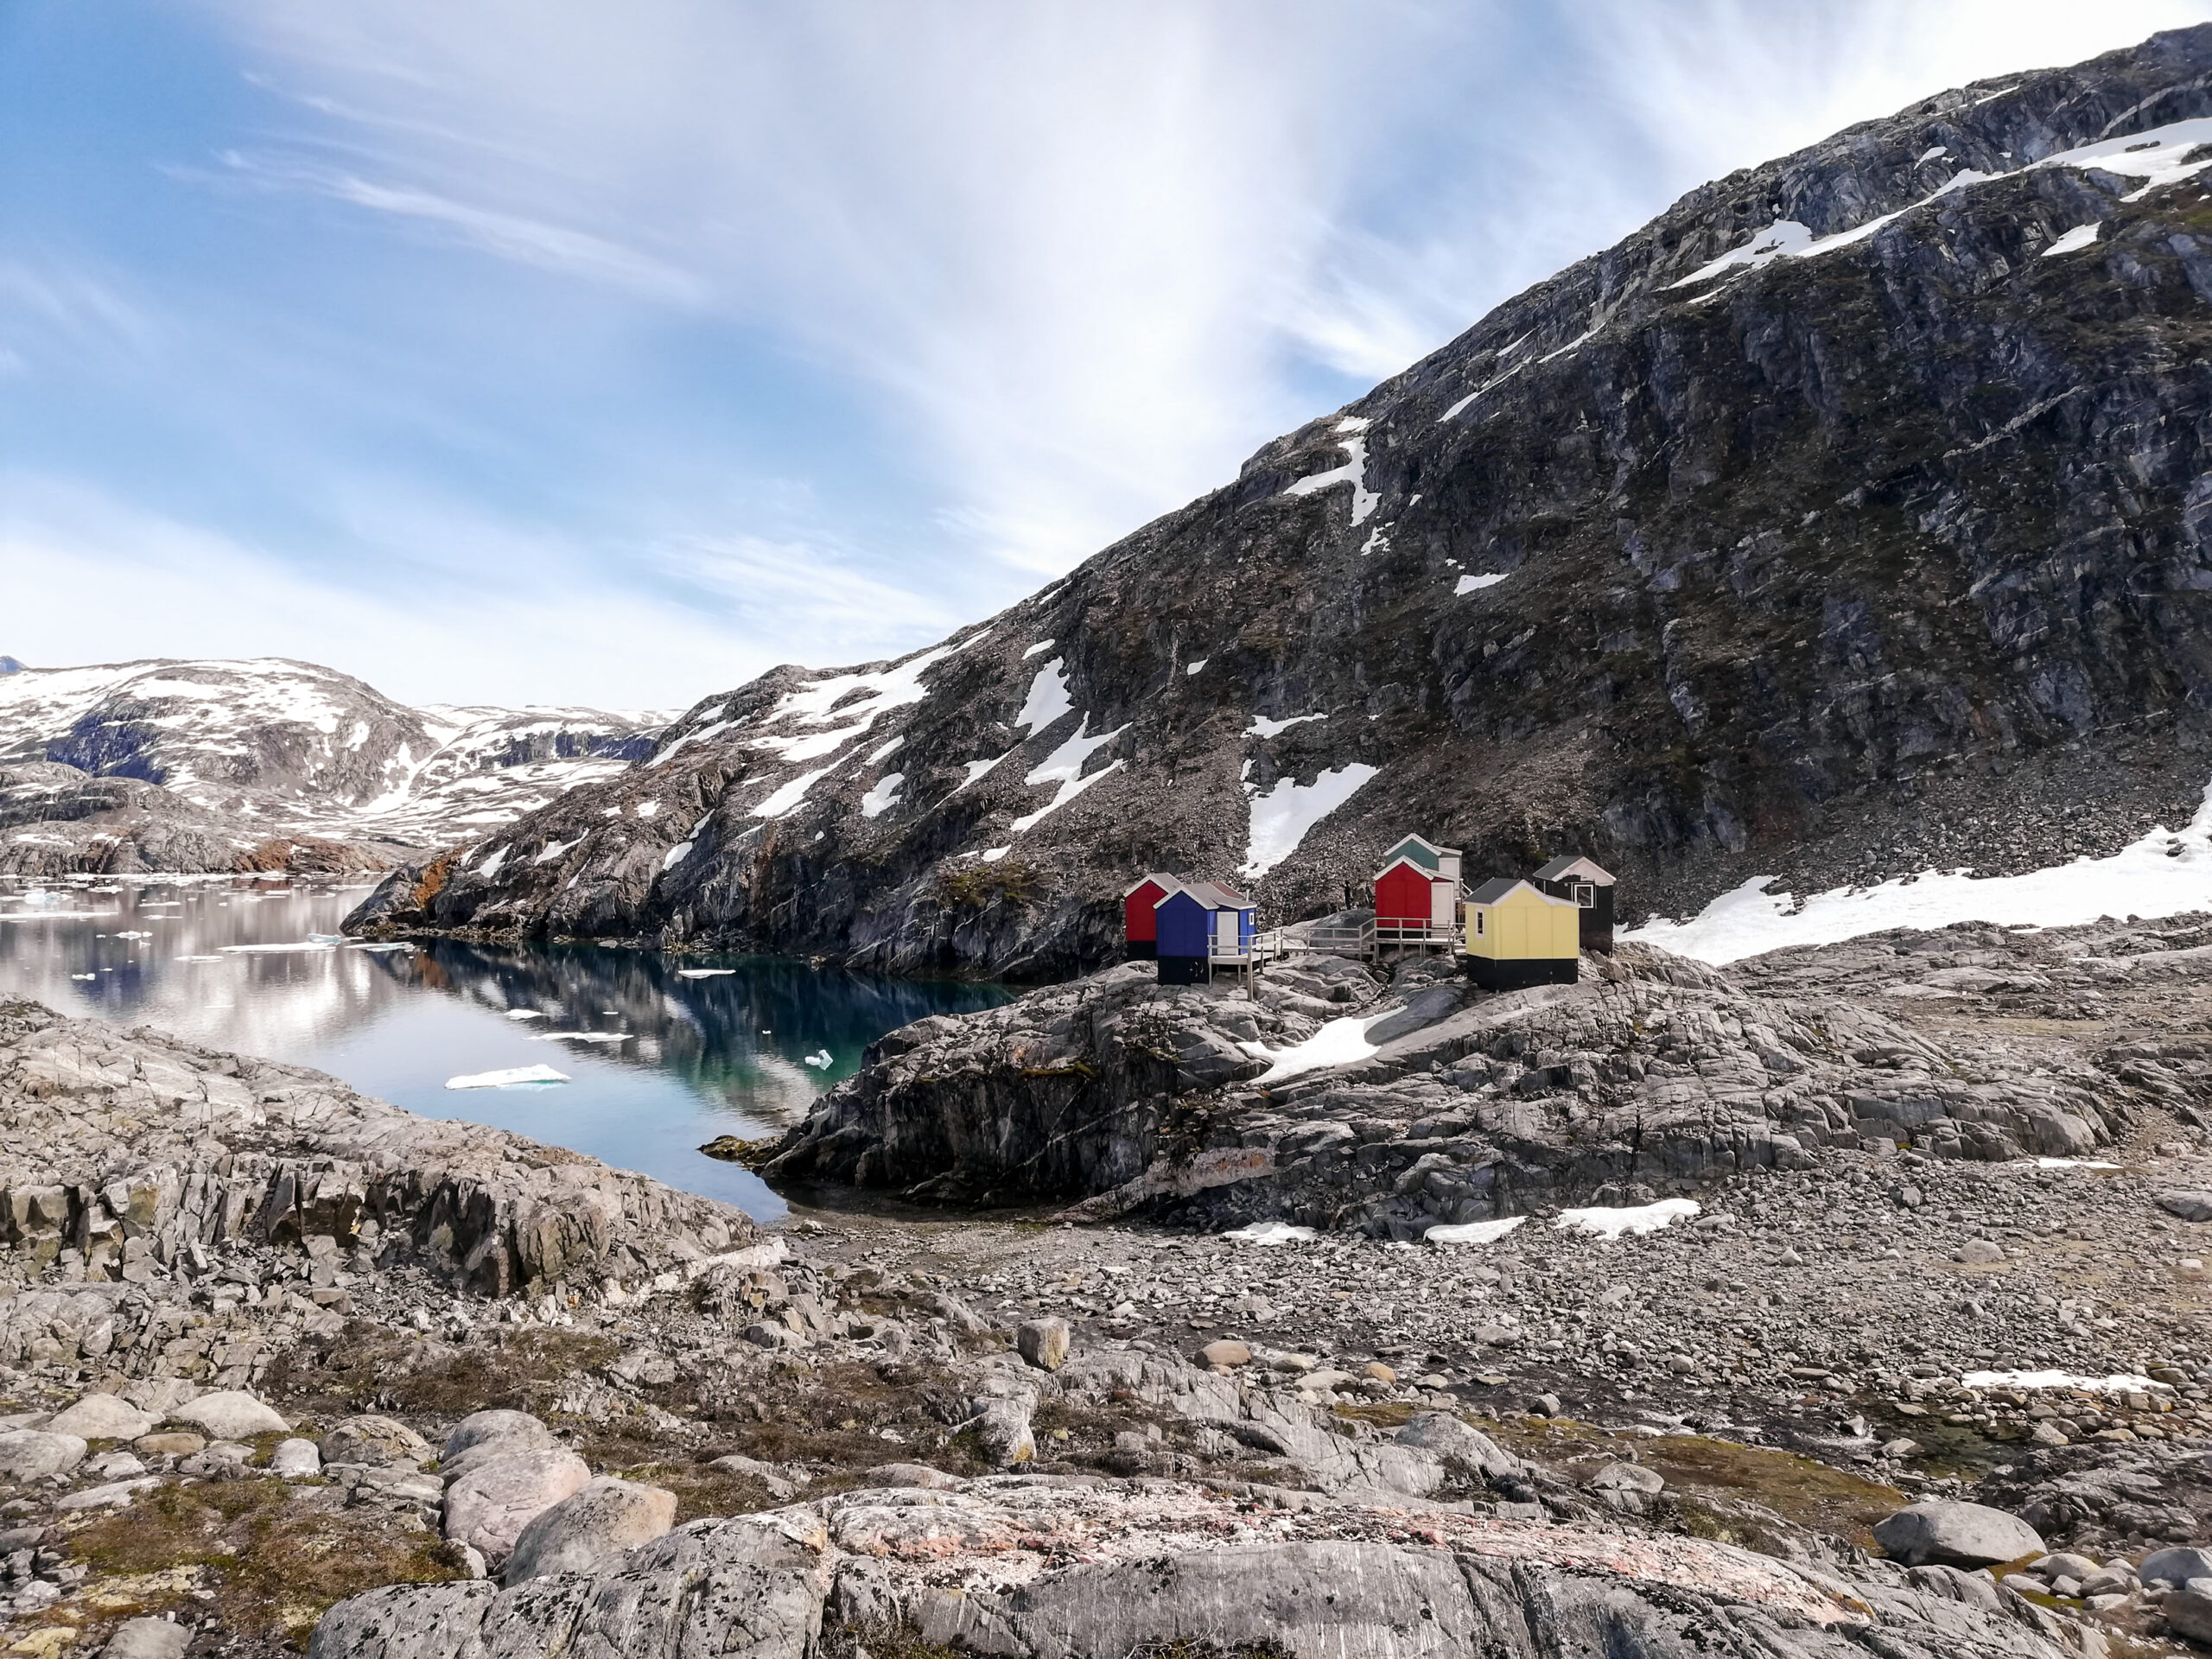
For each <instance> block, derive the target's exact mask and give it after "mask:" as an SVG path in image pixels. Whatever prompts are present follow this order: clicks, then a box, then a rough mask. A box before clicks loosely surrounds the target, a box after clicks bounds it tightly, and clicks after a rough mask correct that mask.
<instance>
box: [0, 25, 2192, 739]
mask: <svg viewBox="0 0 2212 1659" xmlns="http://www.w3.org/2000/svg"><path fill="white" fill-rule="evenodd" d="M2208 16H2212V0H2191V3H2182V0H2108V3H2106V4H2103V5H2101V6H2097V7H2094V8H2091V7H2084V6H2082V5H2080V4H2079V3H2078V0H2076V3H2069V4H2065V5H2056V4H2050V5H2046V4H2043V3H2039V0H2010V3H1984V0H1960V3H1953V4H1944V3H1942V0H1910V3H1907V0H1859V3H1823V0H1764V3H1729V0H1575V3H1572V4H1563V5H1557V6H1543V5H1536V4H1530V3H1509V0H1472V3H1461V4H1454V5H1442V4H1427V3H1416V0H1366V3H1363V4H1361V5H1358V6H1347V5H1344V4H1341V3H1338V4H1331V5H1322V4H1314V3H1305V0H1264V3H1257V0H1255V3H1249V4H1245V3H1230V0H1222V3H1206V0H1173V3H1165V4H1156V5H1155V4H1148V3H1144V0H1116V3H1114V4H1112V5H1082V6H1077V5H1065V6H1061V5H1053V4H1049V3H1027V4H1017V3H1014V0H966V3H961V4H936V3H929V0H898V3H893V0H878V3H874V4H868V5H852V4H840V3H836V0H809V3H808V4H805V5H803V6H791V5H788V4H783V3H775V4H767V3H760V4H754V3H747V0H625V3H624V4H622V5H620V6H607V5H600V4H587V3H583V0H551V3H549V0H315V3H311V4H300V3H297V0H283V3H276V0H269V3H250V0H168V3H141V0H100V3H99V4H96V5H87V4H85V3H82V0H0V652H11V653H12V654H14V655H15V656H16V657H19V658H22V659H23V660H25V661H26V662H29V663H33V664H38V665H41V666H46V665H59V664H65V663H79V662H89V661H108V660H116V659H118V658H128V657H137V656H152V655H164V656H187V655H195V656H196V655H245V654H253V655H282V656H293V657H301V658H308V659H310V660H315V661H320V662H325V663H328V664H331V665H333V666H334V667H337V668H340V669H343V670H345V671H348V672H352V673H355V674H359V675H360V676H362V677H365V678H366V679H368V680H370V681H371V682H372V683H375V684H377V685H378V686H379V687H380V688H382V689H384V690H387V691H389V692H391V693H392V694H393V695H395V696H402V697H404V698H407V699H410V700H413V701H430V700H445V701H461V700H467V701H479V702H594V703H598V704H601V705H602V706H611V707H625V708H638V707H677V706H682V705H683V704H686V703H689V702H692V701H693V700H695V699H696V698H697V697H700V696H705V695H707V694H708V693H709V692H712V691H715V690H721V689H725V688H727V687H729V686H732V685H734V684H737V683H741V681H743V680H745V679H747V678H749V677H751V676H752V675H753V674H755V673H758V672H760V671H762V670H763V669H766V668H767V667H769V666H772V664H776V663H779V662H785V661H798V662H804V663H809V664H817V665H825V664H838V663H849V662H855V661H861V660H865V659H868V658H876V657H881V656H887V655H891V654H894V653H896V652H901V651H905V650H907V649H911V648H912V647H913V646H916V645H921V644H924V643H926V642H927V641H929V640H931V639H935V638H936V637H938V635H939V634H941V633H943V632H945V631H946V630H947V629H949V628H950V627H951V626H956V625H957V624H958V623H960V622H963V621H966V620H972V619H974V618H976V617H980V616H982V615H985V614H988V613H989V612H991V611H993V610H995V609H996V608H998V607H1001V606H1002V605H1004V604H1007V603H1008V602H1010V601H1013V600H1014V599H1016V598H1019V597H1020V595H1021V594H1025V593H1027V592H1029V591H1031V590H1033V589H1034V588H1037V587H1039V586H1041V585H1042V584H1043V583H1044V582H1046V580H1047V579H1049V578H1050V577H1051V576H1052V575H1054V574H1055V573H1057V572H1058V571H1060V570H1063V569H1066V568H1067V567H1069V566H1070V565H1072V564H1073V563H1077V561H1079V560H1080V559H1082V558H1084V557H1085V556H1088V555H1089V554H1090V553H1092V552H1094V551H1096V550H1097V549H1098V548H1099V547H1101V546H1103V545H1105V544H1106V543H1109V542H1110V541H1111V540H1113V539H1114V538H1116V537H1118V536H1120V535H1122V534H1124V533H1126V532H1127V531H1130V530H1132V529H1134V528H1135V527H1136V526H1137V525H1139V524H1142V523H1144V522H1145V521H1146V520H1147V519H1148V518H1153V517H1154V516H1155V515H1157V514H1159V513H1160V512H1165V511H1166V510H1168V509H1170V508H1172V507H1173V506H1175V505H1179V503H1181V502H1183V501H1185V500H1187V499H1190V498H1191V497H1192V496H1193V495H1196V494H1198V493H1201V492H1202V491H1204V490H1205V489H1208V488H1210V487H1211V486H1214V485H1216V484H1218V483H1220V482H1222V481H1223V480H1225V479H1227V478H1229V477H1230V476H1232V475H1233V474H1234V472H1235V469H1236V466H1237V464H1238V462H1239V461H1242V459H1243V457H1244V456H1245V455H1246V454H1249V452H1250V451H1251V450H1252V449H1253V448H1256V447H1257V446H1258V445H1259V444H1261V443H1262V442H1265V441H1266V440H1267V439H1268V438H1269V437H1271V436H1273V435H1275V434H1276V433H1278V432H1281V431H1283V430H1286V429H1288V428H1290V427H1292V426H1294V425H1296V424H1298V423H1300V422H1302V421H1304V420H1306V419H1307V418H1309V417H1311V416H1313V415H1315V414H1317V413H1319V412H1322V411H1325V410H1329V409H1332V408H1334V407H1335V406H1337V405H1338V404H1341V403H1343V402H1344V401H1346V400H1347V399H1349V398H1351V397H1356V396H1357V395H1358V394H1359V393H1360V392H1361V391H1363V390H1365V389H1366V387H1367V386H1369V385H1371V384H1373V382H1374V381H1376V379H1379V378H1383V377H1384V376H1385V375H1388V374H1389V373H1391V372H1395V370H1397V369H1399V368H1401V367H1403V366H1404V365H1406V364H1407V363H1408V362H1410V361H1411V360H1413V359H1414V358H1416V357H1418V356H1419V355H1420V354H1421V353H1423V352H1425V351H1427V350H1429V349H1431V348H1433V347H1434V346H1438V345H1440V344H1441V343H1443V342H1444V341H1445V340H1448V339H1450V338H1451V337H1452V335H1454V334H1457V333H1459V331H1460V330H1461V329H1463V328H1464V327H1466V326H1467V325H1468V324H1469V323H1470V322H1471V321H1474V319H1475V318H1477V317H1478V316H1479V315H1481V314H1482V313H1483V312H1484V310H1486V309H1488V308H1490V307H1491V305H1493V304H1495V303H1497V302H1498V301H1499V300H1501V299H1503V298H1504V297H1505V296H1508V295H1510V294H1511V293H1513V292H1515V291H1516V290H1517V289H1521V288H1522V287H1524V286H1526V285H1527V284H1528V283H1530V282H1532V281H1535V280H1536V279H1537V278H1539V277H1543V276H1545V275H1547V274H1548V273H1549V272H1550V271H1552V270H1556V269H1557V268H1558V267H1560V265H1562V264H1567V262H1569V261H1571V260H1573V259H1574V258H1576V257H1580V255H1582V254H1584V253H1586V252H1589V251H1592V250H1594V249H1597V248H1599V247H1602V246H1604V245H1607V244H1608V243H1610V242H1611V241H1613V240H1615V239H1617V238H1618V237H1619V236H1621V235H1622V234H1624V232H1627V231H1629V230H1630V229H1632V228H1633V227H1634V226H1636V225H1637V224H1639V223H1641V222H1642V221H1643V220H1644V219H1648V218H1649V217H1650V216H1651V215H1652V214H1653V213H1657V212H1659V211H1661V210H1662V208H1664V207H1665V206H1666V205H1667V204H1668V202H1669V201H1670V200H1673V199H1674V198H1675V196H1677V195H1679V194H1681V192H1682V191H1683V190H1685V189H1688V188H1691V187H1693V186H1694V185H1696V184H1698V183H1700V182H1702V181H1705V180H1706V179H1707V178H1710V177H1713V176H1717V175H1720V174H1724V173H1726V172H1727V171H1729V170H1731V169H1732V168H1736V167H1739V166H1745V165H1750V164H1752V163H1755V162H1759V161H1762V160H1764V159H1766V158H1768V157H1769V156H1774V155H1777V154H1780V153H1782V152H1783V151H1786V150H1788V149H1792V148H1795V147H1796V146H1798V145H1800V144H1803V143H1809V142H1811V141H1813V140H1815V139H1817V138H1819V137H1822V136H1824V135H1825V134H1826V133H1827V132H1829V131H1831V130H1834V129H1836V128H1838V127H1840V126H1843V125H1846V124H1849V123H1850V122H1852V121H1854V120H1859V119H1862V118H1868V117H1872V116H1876V115H1881V114H1887V113H1889V112H1890V111H1892V110H1894V109H1896V108H1898V107H1900V106H1902V105H1904V104H1906V103H1907V102H1909V101H1910V100H1911V99H1914V98H1916V97H1919V96H1922V95H1923V94H1925V93H1927V92H1932V91H1936V90H1939V89H1941V88H1943V87H1946V86H1953V85H1956V84H1959V83H1961V82H1963V81H1966V80H1969V79H1976V78H1978V77H1981V76H1986V75H1991V74H1998V73H2005V72H2006V71H2009V70H2013V69H2018V68H2024V67H2035V66H2039V65H2044V64H2050V63H2063V62H2069V61H2072V60H2076V59H2079V58H2082V57H2086V56H2088V55H2090V54H2094V53H2095V52H2098V51H2101V50H2105V49H2108V48H2112V47H2115V46H2121V45H2126V44H2129V43H2132V42H2133V41H2136V40H2139V39H2140V38H2141V37H2142V36H2144V35H2147V34H2149V33H2151V32H2152V31H2153V30H2155V29H2161V28H2170V27H2175V26H2178V25H2181V24H2185V23H2190V22H2200V21H2203V20H2204V19H2205V18H2206V17H2208Z"/></svg>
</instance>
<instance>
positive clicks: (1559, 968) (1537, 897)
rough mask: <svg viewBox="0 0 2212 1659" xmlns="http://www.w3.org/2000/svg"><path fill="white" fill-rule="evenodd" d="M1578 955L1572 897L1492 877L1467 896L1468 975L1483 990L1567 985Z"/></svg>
mask: <svg viewBox="0 0 2212 1659" xmlns="http://www.w3.org/2000/svg"><path fill="white" fill-rule="evenodd" d="M1581 953H1582V908H1581V906H1579V905H1577V904H1576V903H1575V902H1574V900H1573V899H1560V898H1555V897H1554V896H1553V895H1552V894H1550V893H1545V892H1542V891H1541V889H1539V888H1536V887H1532V886H1530V885H1529V883H1528V882H1526V881H1520V880H1515V879H1514V878H1513V877H1511V876H1510V875H1497V876H1492V877H1491V879H1490V880H1487V881H1485V882H1484V883H1483V884H1482V886H1480V887H1477V888H1476V889H1475V890H1474V891H1473V892H1472V893H1470V894H1468V895H1467V974H1468V976H1469V977H1470V978H1471V979H1472V980H1473V981H1474V982H1475V983H1476V984H1478V985H1479V986H1481V987H1482V988H1484V990H1486V991H1512V990H1518V989H1520V988H1522V986H1524V985H1572V984H1573V983H1574V980H1575V974H1576V970H1577V969H1578V967H1579V966H1580V956H1581Z"/></svg>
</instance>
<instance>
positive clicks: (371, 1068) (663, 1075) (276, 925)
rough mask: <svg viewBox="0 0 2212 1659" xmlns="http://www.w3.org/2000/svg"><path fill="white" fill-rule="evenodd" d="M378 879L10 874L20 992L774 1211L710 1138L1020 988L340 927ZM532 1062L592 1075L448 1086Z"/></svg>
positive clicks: (792, 1109)
mask: <svg viewBox="0 0 2212 1659" xmlns="http://www.w3.org/2000/svg"><path fill="white" fill-rule="evenodd" d="M364 891H365V890H364V889H360V888H345V887H317V886H309V885H305V884H300V883H294V882H289V881H262V880H249V879H245V878H238V879H229V878H226V879H223V880H213V881H210V880H200V881H179V882H167V881H142V880H104V881H98V882H92V883H85V884H61V883H51V882H49V883H44V884H39V883H28V882H22V881H16V882H4V881H0V995H20V996H29V997H32V998H34V999H35V1000H37V1001H41V1002H44V1003H46V1004H47V1005H48V1007H53V1008H55V1009H57V1010H59V1011H60V1012H62V1013H65V1014H73V1015H79V1016H86V1017H92V1018H97V1019H102V1020H112V1021H115V1022H116V1023H118V1024H121V1025H125V1026H137V1025H145V1026H151V1027H155V1028H156V1030H160V1031H163V1032H167V1033H171V1034H173V1035H175V1036H179V1037H183V1038H186V1039H189V1040H191V1041H193V1042H196V1043H202V1044H205V1045H207V1046H209V1047H211V1048H224V1049H234V1050H237V1051H238V1052H243V1053H248V1054H259V1055H264V1056H266V1057H267V1058H271V1059H277V1060H284V1061H289V1062H290V1063H293V1064H296V1065H309V1066H314V1067H315V1068H316V1069H317V1070H320V1071H327V1072H330V1073H331V1074H332V1075H333V1076H334V1077H340V1078H342V1079H344V1080H345V1081H346V1083H348V1084H352V1085H353V1087H354V1088H356V1089H359V1090H361V1091H362V1092H363V1093H365V1094H371V1095H375V1096H379V1097H380V1098H382V1099H385V1100H388V1101H391V1103H394V1104H395V1105H398V1106H404V1107H405V1108H407V1109H409V1110H410V1111H415V1112H421V1113H423V1114H424V1115H425V1116H432V1117H449V1118H462V1119H467V1120H468V1121H470V1122H480V1123H488V1124H492V1125H494V1126H495V1127H497V1128H505V1129H512V1130H515V1131H516V1132H518V1133H519V1134H523V1135H529V1136H531V1137H532V1138H533V1139H535V1140H539V1141H549V1142H551V1143H553V1144H555V1145H557V1146H563V1147H574V1148H575V1150H577V1151H579V1152H586V1153H589V1154H591V1155H592V1156H594V1157H595V1158H600V1159H603V1160H606V1161H607V1162H608V1163H610V1164H615V1165H619V1166H621V1167H623V1168H626V1169H634V1170H639V1171H641V1172H642V1173H645V1174H648V1175H652V1176H655V1177H657V1178H658V1179H661V1180H664V1181H667V1182H668V1183H670V1184H671V1185H675V1186H681V1187H683V1188H685V1189H687V1190H689V1191H690V1192H700V1193H703V1194H706V1195H707V1196H709V1197H712V1198H723V1199H726V1200H728V1201H729V1202H731V1203H734V1204H736V1205H741V1206H742V1207H743V1208H744V1209H745V1210H746V1211H747V1212H748V1213H750V1214H752V1215H753V1216H755V1217H759V1218H760V1219H763V1220H766V1219H772V1218H773V1217H776V1216H779V1215H780V1214H782V1213H783V1210H784V1205H783V1203H782V1201H781V1200H780V1199H779V1198H777V1197H776V1195H775V1194H774V1193H772V1192H770V1191H769V1190H768V1189H767V1188H766V1186H765V1185H763V1184H762V1183H761V1181H760V1179H759V1178H758V1177H757V1176H755V1175H753V1173H750V1172H749V1171H747V1170H746V1169H743V1168H741V1167H740V1166H737V1165H734V1164H726V1163H721V1162H719V1161H717V1160H714V1159H711V1158H707V1157H703V1156H702V1155H701V1154H699V1152H698V1151H697V1147H699V1146H700V1145H701V1144H702V1142H704V1141H709V1140H712V1139H713V1138H714V1137H715V1136H716V1135H741V1136H743V1137H746V1138H747V1139H754V1138H758V1137H760V1136H763V1135H772V1134H774V1133H776V1132H777V1131H779V1129H781V1128H784V1127H785V1125H787V1124H789V1123H791V1122H796V1121H797V1120H798V1117H799V1116H802V1115H804V1112H805V1110H806V1109H807V1106H808V1104H809V1103H810V1102H811V1101H812V1100H813V1099H814V1097H815V1096H817V1094H819V1093H821V1092H822V1091H823V1090H825V1089H827V1088H829V1086H830V1085H831V1084H834V1083H836V1082H837V1081H839V1080H841V1079H842V1078H844V1077H849V1076H850V1075H851V1074H852V1072H853V1071H855V1069H857V1067H858V1065H859V1064H860V1057H861V1050H862V1049H864V1048H865V1047H867V1046H868V1044H869V1043H871V1042H873V1041H874V1039H876V1038H877V1037H879V1036H880V1035H882V1034H883V1033H885V1032H887V1031H891V1030H893V1029H895V1028H897V1027H899V1026H902V1025H905V1024H906V1023H907V1022H908V1021H909V1020H918V1019H920V1018H922V1017H923V1016H924V1015H925V1014H958V1013H965V1012H967V1011H969V1010H971V1009H975V1008H981V1007H992V1006H995V1005H996V1004H998V1003H1001V1002H1003V1001H1007V1000H1008V998H1009V996H1010V995H1011V993H1009V992H1007V991H1006V990H1004V989H1003V988H1000V987H997V986H992V985H976V984H968V983H959V982H925V981H913V980H897V979H887V978H882V977H880V976H871V975H863V974H853V973H847V972H845V971H843V970H842V969H834V968H822V967H817V966H815V965H814V964H812V963H804V962H792V961H786V960H783V959H780V958H776V957H740V956H728V957H711V956H709V957H689V956H687V957H668V956H664V955H662V954H660V953H658V952H657V951H652V950H619V949H610V948H606V947H600V946H590V945H550V946H522V947H489V946H481V945H473V944H456V943H454V942H451V941H447V940H433V941H426V942H423V943H422V944H419V945H418V946H416V947H415V948H413V949H408V950H377V949H365V948H363V946H362V945H361V944H358V943H355V942H351V941H348V942H344V943H331V942H330V936H334V935H335V933H336V931H337V927H338V923H339V921H340V918H343V917H344V915H345V914H346V912H347V911H348V910H350V909H351V908H353V906H354V905H355V904H357V903H359V900H360V899H361V896H362V893H363V892H364ZM315 935H322V936H325V937H324V938H323V939H321V940H317V939H316V938H314V937H313V936H315ZM706 969H718V970H721V971H716V972H712V973H705V972H702V970H706ZM531 1065H550V1066H551V1067H553V1068H554V1069H555V1070H556V1071H561V1072H563V1073H565V1074H566V1075H567V1076H568V1077H569V1082H567V1083H563V1084H541V1085H524V1086H521V1087H512V1088H504V1089H470V1090H449V1089H448V1088H447V1087H446V1082H447V1079H448V1078H449V1077H457V1076H463V1075H469V1074H474V1073H480V1072H486V1071H506V1070H510V1069H514V1068H519V1067H524V1066H531Z"/></svg>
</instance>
